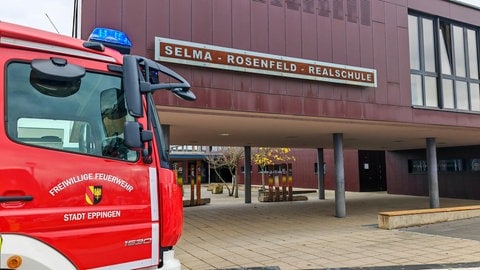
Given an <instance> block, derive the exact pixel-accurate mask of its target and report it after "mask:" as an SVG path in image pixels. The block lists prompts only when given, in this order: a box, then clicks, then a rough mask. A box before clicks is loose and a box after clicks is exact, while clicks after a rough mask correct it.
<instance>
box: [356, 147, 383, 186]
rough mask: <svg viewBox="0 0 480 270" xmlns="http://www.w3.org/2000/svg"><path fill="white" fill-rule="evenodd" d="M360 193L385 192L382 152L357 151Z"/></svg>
mask: <svg viewBox="0 0 480 270" xmlns="http://www.w3.org/2000/svg"><path fill="white" fill-rule="evenodd" d="M358 168H359V174H360V177H359V178H360V191H385V190H387V179H386V173H385V152H384V151H365V150H359V151H358Z"/></svg>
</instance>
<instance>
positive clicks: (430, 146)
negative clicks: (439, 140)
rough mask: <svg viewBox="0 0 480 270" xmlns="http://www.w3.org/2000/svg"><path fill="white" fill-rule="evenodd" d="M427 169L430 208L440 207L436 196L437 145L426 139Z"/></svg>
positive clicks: (438, 198)
mask: <svg viewBox="0 0 480 270" xmlns="http://www.w3.org/2000/svg"><path fill="white" fill-rule="evenodd" d="M427 168H428V191H429V195H430V208H438V207H440V197H439V195H438V169H437V144H436V142H435V138H427Z"/></svg>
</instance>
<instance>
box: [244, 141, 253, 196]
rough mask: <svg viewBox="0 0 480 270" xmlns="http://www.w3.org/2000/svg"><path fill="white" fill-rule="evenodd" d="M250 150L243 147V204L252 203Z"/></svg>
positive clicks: (248, 147) (247, 147)
mask: <svg viewBox="0 0 480 270" xmlns="http://www.w3.org/2000/svg"><path fill="white" fill-rule="evenodd" d="M251 164H252V148H251V147H250V146H245V165H244V168H245V203H252V180H251V179H252V165H251Z"/></svg>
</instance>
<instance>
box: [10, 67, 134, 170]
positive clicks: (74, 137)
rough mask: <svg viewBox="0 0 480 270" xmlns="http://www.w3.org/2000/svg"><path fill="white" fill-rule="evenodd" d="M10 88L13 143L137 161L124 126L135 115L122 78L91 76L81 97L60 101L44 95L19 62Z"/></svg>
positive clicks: (85, 79) (85, 80) (83, 83)
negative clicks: (128, 108) (127, 105)
mask: <svg viewBox="0 0 480 270" xmlns="http://www.w3.org/2000/svg"><path fill="white" fill-rule="evenodd" d="M6 85H7V99H6V108H7V133H8V136H9V137H10V138H11V139H12V140H14V141H17V142H20V143H23V144H27V145H32V146H35V147H43V148H49V149H52V150H57V151H67V152H75V153H82V154H87V155H94V156H101V157H110V158H116V159H123V160H130V161H135V160H137V153H136V152H135V151H131V150H129V149H128V148H127V147H126V146H125V145H124V144H123V128H124V123H125V121H126V119H130V116H129V115H128V114H127V111H126V108H125V100H124V98H123V90H121V77H118V76H111V75H107V74H101V73H93V72H87V73H86V75H85V76H84V77H83V78H82V79H81V81H80V88H79V90H78V91H77V92H74V93H72V94H70V95H68V96H62V97H58V96H53V95H48V94H45V93H43V92H41V91H39V90H38V87H40V86H39V85H36V84H35V82H34V81H32V80H31V67H30V64H29V63H19V62H13V63H10V64H8V67H7V74H6ZM54 85H55V84H51V85H49V86H51V87H55V86H54Z"/></svg>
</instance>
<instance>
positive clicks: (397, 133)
mask: <svg viewBox="0 0 480 270" xmlns="http://www.w3.org/2000/svg"><path fill="white" fill-rule="evenodd" d="M157 109H158V112H159V116H160V120H161V122H162V124H167V125H169V126H170V144H172V145H211V146H252V147H262V146H265V147H266V146H270V147H291V148H333V134H334V133H343V147H344V148H346V149H361V150H404V149H419V148H425V147H426V138H428V137H433V138H436V142H437V147H449V146H464V145H478V144H480V136H479V135H480V129H478V128H461V127H460V128H459V127H452V126H443V125H414V124H410V123H393V122H377V121H359V120H349V119H338V118H322V117H305V116H292V115H278V114H260V113H248V112H234V111H221V110H206V109H191V108H181V107H167V106H158V107H157Z"/></svg>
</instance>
